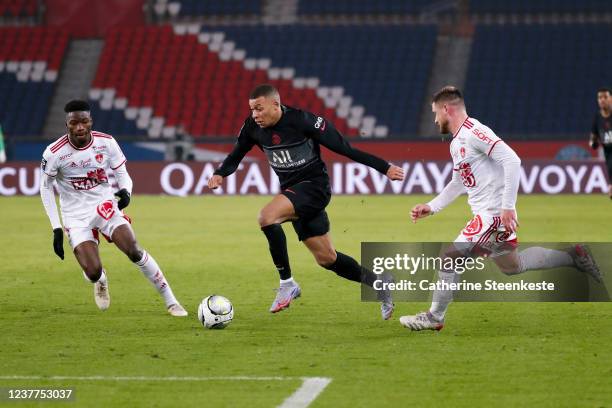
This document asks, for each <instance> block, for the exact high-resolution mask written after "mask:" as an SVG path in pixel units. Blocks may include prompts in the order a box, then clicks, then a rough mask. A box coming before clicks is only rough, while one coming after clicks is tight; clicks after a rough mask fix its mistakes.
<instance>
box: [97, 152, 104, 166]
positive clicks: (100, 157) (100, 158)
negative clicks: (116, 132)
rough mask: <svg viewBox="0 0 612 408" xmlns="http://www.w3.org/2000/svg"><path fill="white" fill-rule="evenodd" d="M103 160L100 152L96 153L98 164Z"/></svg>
mask: <svg viewBox="0 0 612 408" xmlns="http://www.w3.org/2000/svg"><path fill="white" fill-rule="evenodd" d="M103 160H104V155H103V154H102V153H98V154H96V161H97V162H98V163H100V164H102V161H103Z"/></svg>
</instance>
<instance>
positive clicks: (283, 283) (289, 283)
mask: <svg viewBox="0 0 612 408" xmlns="http://www.w3.org/2000/svg"><path fill="white" fill-rule="evenodd" d="M280 285H281V286H282V287H285V286H293V285H295V281H294V280H293V276H292V277H290V278H289V279H281V280H280Z"/></svg>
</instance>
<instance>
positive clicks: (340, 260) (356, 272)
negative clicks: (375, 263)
mask: <svg viewBox="0 0 612 408" xmlns="http://www.w3.org/2000/svg"><path fill="white" fill-rule="evenodd" d="M336 255H337V256H336V262H334V263H333V264H331V265H330V266H328V267H326V268H325V269H329V270H330V271H334V272H336V275H338V276H341V277H343V278H345V279H348V280H352V281H355V282H361V283H365V284H366V285H368V286H373V285H374V281H375V280H376V279H378V277H377V276H376V275H375V274H374V273H373V272H372V271H370V270H367V269H366V268H364V267H362V266H361V265H359V264H358V263H357V261H356V260H354V259H353V258H351V257H350V256H348V255H344V254H343V253H342V252H338V251H336Z"/></svg>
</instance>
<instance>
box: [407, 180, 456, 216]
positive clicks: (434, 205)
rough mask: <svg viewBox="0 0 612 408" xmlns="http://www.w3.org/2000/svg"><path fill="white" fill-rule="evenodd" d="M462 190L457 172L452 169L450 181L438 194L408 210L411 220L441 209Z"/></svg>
mask: <svg viewBox="0 0 612 408" xmlns="http://www.w3.org/2000/svg"><path fill="white" fill-rule="evenodd" d="M464 191H465V189H464V187H463V183H462V182H461V179H460V178H459V173H458V172H457V171H454V170H453V177H452V178H451V181H450V182H449V183H448V184H447V185H446V186H445V187H444V189H443V190H442V191H441V192H440V194H438V195H437V196H436V197H435V198H434V199H433V200H431V201H430V202H428V203H427V204H417V205H415V206H414V207H413V208H412V211H410V218H411V219H412V222H413V223H416V221H417V220H418V219H419V218H425V217H427V216H428V215H433V214H435V213H438V212H440V211H442V210H443V209H444V208H446V207H447V206H448V205H449V204H450V203H452V202H453V201H455V199H456V198H457V197H459V196H460V195H461V194H462V193H463V192H464Z"/></svg>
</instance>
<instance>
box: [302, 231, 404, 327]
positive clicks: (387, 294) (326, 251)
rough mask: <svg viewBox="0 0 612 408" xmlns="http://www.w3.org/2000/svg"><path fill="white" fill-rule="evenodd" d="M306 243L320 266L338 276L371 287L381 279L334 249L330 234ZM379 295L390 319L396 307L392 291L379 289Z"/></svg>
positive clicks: (383, 315)
mask: <svg viewBox="0 0 612 408" xmlns="http://www.w3.org/2000/svg"><path fill="white" fill-rule="evenodd" d="M304 244H305V245H306V246H307V247H308V249H309V250H310V252H312V254H313V255H314V257H315V259H316V261H317V263H318V264H319V265H320V266H322V267H323V268H325V269H328V270H330V271H333V272H335V273H336V275H338V276H341V277H343V278H345V279H348V280H352V281H354V282H359V283H364V284H366V285H368V286H370V287H372V286H374V281H376V280H377V279H379V277H378V276H377V275H376V274H374V273H373V272H372V271H370V270H368V269H366V268H364V267H362V266H361V265H359V263H358V262H357V261H356V260H355V259H353V258H351V257H350V256H348V255H345V254H343V253H342V252H337V251H336V250H335V249H334V246H333V244H332V242H331V237H330V236H329V234H325V235H320V236H316V237H311V238H307V239H305V240H304ZM390 279H391V278H389V277H386V276H384V277H383V278H382V280H383V282H386V281H389V280H390ZM377 297H378V300H380V302H381V304H380V312H381V316H382V318H383V320H389V319H390V318H391V316H392V315H393V310H394V308H395V305H394V304H393V299H392V297H391V291H389V290H379V291H377Z"/></svg>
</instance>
